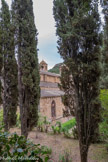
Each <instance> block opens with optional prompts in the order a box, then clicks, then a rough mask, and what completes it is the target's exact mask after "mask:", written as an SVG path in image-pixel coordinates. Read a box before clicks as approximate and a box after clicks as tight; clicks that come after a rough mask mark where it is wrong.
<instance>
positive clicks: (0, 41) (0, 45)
mask: <svg viewBox="0 0 108 162" xmlns="http://www.w3.org/2000/svg"><path fill="white" fill-rule="evenodd" d="M0 15H1V13H0ZM0 17H1V16H0ZM2 65H3V57H2V28H1V20H0V105H1V104H2V95H1V93H2V84H1V76H2Z"/></svg>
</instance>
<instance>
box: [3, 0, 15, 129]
mask: <svg viewBox="0 0 108 162" xmlns="http://www.w3.org/2000/svg"><path fill="white" fill-rule="evenodd" d="M1 12H2V13H1V28H2V55H3V82H4V92H3V95H4V97H3V108H4V124H5V130H8V129H9V128H10V127H12V126H14V125H15V124H16V118H17V116H16V110H17V100H18V99H17V98H18V91H17V63H16V59H15V50H14V32H13V27H12V24H11V16H10V11H9V7H8V5H7V3H6V1H5V0H2V9H1Z"/></svg>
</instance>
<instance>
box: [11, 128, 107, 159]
mask: <svg viewBox="0 0 108 162" xmlns="http://www.w3.org/2000/svg"><path fill="white" fill-rule="evenodd" d="M10 132H11V133H13V132H16V133H18V134H20V129H17V128H13V129H11V130H10ZM28 138H29V139H30V140H31V141H33V143H35V144H41V145H46V146H48V147H49V148H51V149H52V155H51V160H50V162H62V161H60V157H62V156H63V155H64V154H65V153H67V154H69V155H68V156H69V157H70V159H72V160H71V161H72V162H80V153H79V144H78V140H74V139H67V138H65V137H64V136H63V135H53V134H51V133H50V134H48V133H41V132H38V131H36V130H33V131H31V132H30V133H29V136H28ZM88 162H108V153H107V152H106V150H105V146H104V145H103V144H92V145H91V147H90V149H89V154H88Z"/></svg>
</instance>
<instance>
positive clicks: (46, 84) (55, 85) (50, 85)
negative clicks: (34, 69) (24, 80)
mask: <svg viewBox="0 0 108 162" xmlns="http://www.w3.org/2000/svg"><path fill="white" fill-rule="evenodd" d="M40 87H45V88H58V83H51V82H40Z"/></svg>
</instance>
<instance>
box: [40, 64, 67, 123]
mask: <svg viewBox="0 0 108 162" xmlns="http://www.w3.org/2000/svg"><path fill="white" fill-rule="evenodd" d="M39 67H40V88H41V98H40V104H39V111H40V113H41V115H42V116H46V117H47V118H48V119H49V120H50V121H53V120H58V119H61V118H62V117H63V109H64V105H63V103H62V99H61V96H63V95H64V92H63V91H61V90H60V89H59V87H58V83H60V74H55V73H51V72H48V65H47V63H46V62H45V61H41V62H40V65H39Z"/></svg>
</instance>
